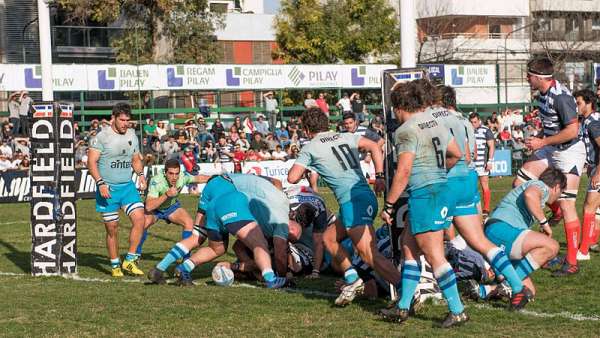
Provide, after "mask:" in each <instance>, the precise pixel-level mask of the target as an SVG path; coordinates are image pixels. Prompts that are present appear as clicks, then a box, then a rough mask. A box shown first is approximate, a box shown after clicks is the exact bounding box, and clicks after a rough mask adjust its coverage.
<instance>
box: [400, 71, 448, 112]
mask: <svg viewBox="0 0 600 338" xmlns="http://www.w3.org/2000/svg"><path fill="white" fill-rule="evenodd" d="M390 97H391V101H392V106H393V107H394V108H396V109H402V110H405V111H408V112H415V111H418V110H421V109H424V108H427V107H429V106H432V105H433V104H435V103H436V101H437V100H438V98H439V91H438V89H437V88H436V87H435V86H434V85H433V84H432V83H431V82H430V81H429V80H428V79H419V80H414V81H410V82H405V83H400V84H398V85H397V86H396V88H394V89H393V90H392V93H391V95H390Z"/></svg>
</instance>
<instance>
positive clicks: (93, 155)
mask: <svg viewBox="0 0 600 338" xmlns="http://www.w3.org/2000/svg"><path fill="white" fill-rule="evenodd" d="M96 145H98V141H97V139H96V138H94V139H92V143H91V146H92V147H90V148H89V149H88V161H87V167H88V170H89V173H90V175H91V176H92V177H93V178H94V181H96V185H97V188H98V192H99V193H100V196H102V197H104V198H110V197H111V196H110V189H109V188H108V185H107V184H106V182H104V180H103V179H102V176H100V170H98V161H99V160H100V150H99V149H96V148H94V146H96Z"/></svg>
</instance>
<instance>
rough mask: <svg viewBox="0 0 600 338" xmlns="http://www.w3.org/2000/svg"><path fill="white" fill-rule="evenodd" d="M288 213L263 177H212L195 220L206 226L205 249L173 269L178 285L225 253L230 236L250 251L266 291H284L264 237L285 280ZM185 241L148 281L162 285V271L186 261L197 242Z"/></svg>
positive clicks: (280, 194) (285, 204)
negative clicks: (186, 256)
mask: <svg viewBox="0 0 600 338" xmlns="http://www.w3.org/2000/svg"><path fill="white" fill-rule="evenodd" d="M288 213H289V203H288V200H287V198H286V196H285V194H283V192H281V191H280V190H278V189H277V188H276V187H275V185H273V184H272V183H271V181H269V180H268V179H267V178H264V177H259V176H255V175H250V174H228V175H219V176H213V177H211V179H210V180H209V181H208V183H207V184H206V186H205V187H204V190H203V191H202V197H201V198H200V200H199V202H198V212H197V215H196V216H197V217H196V220H198V221H200V224H202V223H203V224H204V227H205V230H206V232H207V237H208V246H207V247H202V248H200V249H199V250H198V251H196V252H195V253H194V254H193V255H192V256H191V257H190V258H188V259H186V260H185V261H184V262H183V263H182V264H179V265H178V266H177V268H176V270H177V272H178V273H179V283H180V285H184V286H189V285H192V279H191V272H192V270H193V269H194V268H195V267H196V266H197V265H200V264H203V263H207V262H210V261H212V260H214V259H215V258H217V257H219V256H222V255H224V254H225V252H226V251H227V246H228V242H229V234H230V233H231V234H232V235H234V236H236V237H237V238H238V239H239V240H241V241H242V242H243V243H244V245H245V246H246V247H248V248H250V249H251V250H252V254H253V257H254V261H255V262H256V265H257V266H258V268H259V270H260V271H261V274H262V277H263V279H264V281H265V282H266V285H267V287H268V288H281V287H283V286H285V284H286V278H285V277H277V275H275V272H274V271H273V268H272V261H271V257H270V255H269V251H268V244H267V240H266V238H272V240H273V246H274V251H275V258H276V261H275V266H276V270H277V273H278V274H279V275H280V276H285V273H286V271H287V249H288V246H287V241H288V234H289V230H288V224H289V223H290V222H293V221H290V220H289V219H288ZM188 240H189V238H188ZM188 240H185V241H188ZM185 241H182V242H180V243H178V244H177V245H175V247H173V248H172V249H171V251H169V253H168V254H167V256H165V258H164V259H163V260H162V261H161V262H160V263H159V264H158V265H157V266H156V268H155V269H152V270H151V271H150V273H149V274H148V278H149V279H150V280H151V281H152V282H154V283H157V284H162V283H164V282H165V280H164V277H163V272H164V271H166V269H167V268H168V267H169V265H171V264H172V263H173V262H175V261H176V260H177V259H180V258H182V257H183V256H185V255H186V254H187V253H188V252H189V251H190V250H191V249H190V246H192V247H193V246H197V242H196V243H189V242H190V241H188V242H187V243H184V242H185ZM190 244H191V245H190Z"/></svg>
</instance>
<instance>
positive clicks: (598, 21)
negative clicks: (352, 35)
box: [592, 17, 600, 31]
mask: <svg viewBox="0 0 600 338" xmlns="http://www.w3.org/2000/svg"><path fill="white" fill-rule="evenodd" d="M592 30H593V31H600V17H595V18H592Z"/></svg>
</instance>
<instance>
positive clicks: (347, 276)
mask: <svg viewBox="0 0 600 338" xmlns="http://www.w3.org/2000/svg"><path fill="white" fill-rule="evenodd" d="M357 279H358V272H356V269H354V268H353V267H349V268H348V269H347V270H346V271H344V281H345V282H346V284H352V283H354V282H356V280H357Z"/></svg>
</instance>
